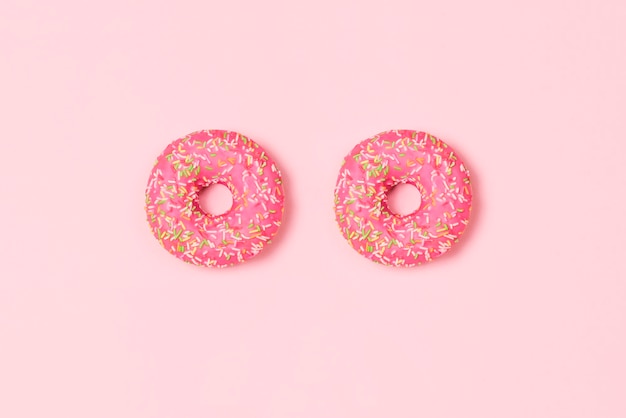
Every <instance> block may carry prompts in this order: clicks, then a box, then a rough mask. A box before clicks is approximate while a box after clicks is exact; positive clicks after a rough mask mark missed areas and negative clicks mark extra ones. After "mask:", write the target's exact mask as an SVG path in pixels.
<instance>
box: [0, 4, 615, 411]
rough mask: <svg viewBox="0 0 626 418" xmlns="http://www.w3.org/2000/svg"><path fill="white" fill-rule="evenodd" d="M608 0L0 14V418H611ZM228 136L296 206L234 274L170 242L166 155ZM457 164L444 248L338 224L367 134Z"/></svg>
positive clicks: (611, 34) (6, 10) (29, 7)
mask: <svg viewBox="0 0 626 418" xmlns="http://www.w3.org/2000/svg"><path fill="white" fill-rule="evenodd" d="M624 21H626V5H625V4H624V2H623V1H617V0H613V1H603V2H596V1H591V0H582V1H576V2H572V1H564V0H563V1H559V0H547V1H545V0H542V1H539V0H531V1H525V2H516V3H515V4H513V3H511V2H499V1H489V0H478V1H473V2H464V1H452V0H448V1H446V0H443V1H431V2H425V1H408V0H407V1H397V0H390V1H388V2H385V3H382V2H376V3H374V2H370V3H367V2H365V3H364V2H356V1H355V2H349V1H344V0H339V1H330V0H328V1H327V0H321V1H317V2H307V3H303V2H288V1H275V0H269V1H264V2H254V1H236V0H235V1H223V2H219V3H218V2H210V1H208V2H200V1H198V2H195V3H190V2H185V1H182V2H160V1H151V2H148V1H119V0H113V1H107V2H97V3H96V2H80V1H68V0H59V1H55V2H42V1H40V2H33V1H29V0H19V1H18V0H8V1H6V0H5V1H3V2H1V3H0V51H1V56H2V65H1V66H0V92H1V94H0V115H2V124H1V125H0V126H2V128H3V129H2V139H1V144H2V153H1V154H0V155H1V160H2V163H1V164H0V175H1V178H2V179H3V181H2V182H1V183H0V196H1V197H2V198H1V199H2V204H1V205H0V215H1V216H2V219H3V221H4V222H3V223H2V238H3V239H2V240H1V241H0V254H1V255H0V257H1V263H0V416H2V417H11V418H14V417H37V418H39V417H63V418H78V417H80V418H82V417H94V418H97V417H107V418H109V417H133V418H143V417H154V418H165V417H168V418H169V417H185V418H187V417H191V418H193V417H237V418H238V417H279V418H282V417H290V418H291V417H299V418H309V417H311V418H318V417H338V418H339V417H342V418H345V417H373V418H374V417H375V418H379V417H395V418H398V417H441V418H456V417H472V418H473V417H476V418H501V417H509V418H518V417H519V418H521V417H533V418H535V417H545V418H555V417H564V418H565V417H567V418H581V417H589V418H623V417H624V416H626V397H624V393H625V392H626V356H624V353H625V352H626V263H624V253H625V251H626V218H624V216H623V213H624V212H626V209H625V206H626V205H625V204H626V198H625V197H624V188H625V185H626V175H625V172H624V164H623V161H624V154H625V152H626V141H625V138H626V118H625V117H624V109H625V108H626V78H624V74H626V58H625V57H626V53H625V51H626V26H624V24H623V22H624ZM209 128H216V129H229V130H235V131H239V132H244V133H246V134H247V135H250V137H252V138H254V139H255V140H257V141H258V142H259V144H262V146H263V148H265V149H266V150H267V151H268V153H269V154H270V155H271V156H272V157H273V158H274V159H275V161H276V163H277V164H278V166H279V167H280V168H281V171H282V172H283V175H284V176H283V177H284V180H285V194H286V202H285V218H284V223H283V225H282V226H281V228H280V232H279V233H278V235H277V236H276V240H275V242H274V243H273V244H272V245H271V246H270V247H268V248H267V250H266V251H263V253H262V254H260V255H259V256H258V257H255V258H254V259H253V260H251V261H250V262H249V263H244V264H243V265H240V266H236V267H233V268H232V269H222V270H216V269H206V268H201V267H195V266H192V265H188V264H185V263H181V262H180V261H179V260H177V259H176V258H174V257H171V256H169V255H168V254H167V253H166V252H165V251H163V249H162V248H161V247H160V246H159V243H158V242H157V241H156V240H155V239H154V237H153V236H152V234H151V232H150V229H149V227H148V225H147V223H146V221H145V211H144V190H145V186H146V180H147V176H148V175H149V173H150V170H151V169H152V164H153V162H154V158H155V156H157V155H158V154H159V153H160V152H161V151H162V150H163V148H164V146H165V144H167V143H169V142H170V141H172V139H174V138H178V137H179V136H180V135H184V134H185V133H187V132H191V131H194V130H197V129H209ZM394 128H410V129H417V130H424V131H428V132H430V133H432V134H433V135H435V136H437V137H440V138H444V139H445V140H447V141H448V142H449V143H450V144H451V145H453V146H454V148H455V149H457V150H458V151H459V152H460V153H462V155H463V158H464V159H466V160H467V162H468V164H469V165H470V168H471V174H472V185H473V190H474V198H475V200H474V202H473V206H474V207H473V213H472V220H471V224H470V227H469V228H468V229H467V234H465V235H464V236H463V239H462V240H461V242H460V243H459V244H458V246H457V247H456V248H455V250H454V251H451V252H450V254H447V255H446V256H445V257H442V258H441V260H438V261H437V262H434V263H430V264H428V265H423V266H420V267H417V268H414V269H390V268H389V267H385V266H380V265H377V264H374V263H372V262H370V261H368V260H366V259H364V258H363V257H361V256H360V255H359V254H358V253H356V252H355V251H353V250H352V249H351V248H350V247H349V246H348V245H346V243H345V240H344V239H343V237H342V236H341V234H340V232H339V231H338V228H337V225H336V222H335V219H334V210H333V188H334V185H335V181H336V179H337V175H338V172H339V167H340V165H341V161H342V159H343V157H344V156H345V155H346V153H347V152H348V151H349V150H350V149H351V148H352V147H353V146H354V145H355V144H356V143H357V142H359V141H361V140H362V139H364V138H367V137H368V136H370V135H372V134H373V133H376V132H381V131H385V130H387V129H394Z"/></svg>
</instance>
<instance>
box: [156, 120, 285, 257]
mask: <svg viewBox="0 0 626 418" xmlns="http://www.w3.org/2000/svg"><path fill="white" fill-rule="evenodd" d="M213 183H221V184H224V185H225V186H227V187H228V188H229V189H230V191H231V193H232V194H233V206H232V208H231V209H230V210H229V211H228V212H226V213H224V214H222V215H219V216H213V215H209V214H206V213H204V212H203V211H202V209H201V208H200V204H199V199H198V193H199V192H200V191H201V190H202V189H203V188H205V187H207V186H208V185H210V184H213ZM283 202H284V197H283V186H282V179H281V175H280V172H279V171H278V168H277V167H276V164H275V163H274V162H273V161H272V160H271V158H270V157H269V156H268V155H267V153H266V152H265V151H264V150H263V149H262V148H261V147H260V146H259V145H258V144H257V143H255V142H254V141H252V140H251V139H249V138H247V137H245V136H243V135H241V134H238V133H236V132H229V131H222V130H210V131H198V132H194V133H192V134H189V135H187V136H186V137H184V138H180V139H177V140H176V141H174V142H172V143H171V144H170V145H168V146H167V148H165V150H164V151H163V153H162V154H161V155H160V156H159V157H158V158H157V161H156V163H155V165H154V168H153V169H152V173H151V174H150V179H149V181H148V187H147V190H146V213H147V215H148V223H149V224H150V227H151V229H152V232H153V234H154V236H155V237H156V238H157V239H158V240H159V242H160V243H161V245H162V246H163V247H164V248H165V249H166V250H167V251H169V252H170V253H171V254H173V255H175V256H176V257H178V258H180V259H181V260H183V261H186V262H189V263H192V264H196V265H202V266H211V267H226V266H232V265H235V264H238V263H241V262H244V261H246V260H248V259H250V258H251V257H254V256H255V255H257V254H258V253H259V252H260V251H261V250H262V249H263V248H264V247H265V246H266V245H267V244H268V243H269V242H270V240H271V238H272V237H273V236H274V234H276V232H277V230H278V228H279V226H280V223H281V219H282V215H283Z"/></svg>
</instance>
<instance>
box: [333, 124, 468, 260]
mask: <svg viewBox="0 0 626 418" xmlns="http://www.w3.org/2000/svg"><path fill="white" fill-rule="evenodd" d="M400 183H409V184H413V185H415V186H416V187H417V189H418V190H419V192H420V194H421V198H422V204H421V207H420V208H419V209H418V210H416V211H415V212H413V213H411V214H409V215H406V216H399V215H396V214H394V213H392V212H391V211H390V210H389V207H388V205H387V193H388V192H389V191H390V190H391V189H392V188H393V187H394V186H396V185H397V184H400ZM471 204H472V189H471V186H470V177H469V172H468V170H467V168H466V167H465V165H464V164H463V162H462V161H461V160H460V158H459V157H458V156H457V155H456V153H455V152H454V151H453V150H452V148H450V147H449V146H448V145H446V144H445V143H444V142H443V141H441V140H440V139H437V138H435V137H434V136H432V135H429V134H427V133H424V132H416V131H409V130H399V131H388V132H383V133H381V134H378V135H376V136H374V137H373V138H369V139H366V140H365V141H363V142H361V143H360V144H358V145H357V146H356V147H354V149H353V150H352V152H351V153H350V154H349V155H348V156H347V157H346V158H345V160H344V162H343V166H342V168H341V171H340V173H339V178H338V179H337V186H336V189H335V215H336V218H337V223H338V224H339V228H340V229H341V232H342V233H343V236H344V237H345V238H346V239H347V240H348V242H349V243H350V245H351V246H352V247H353V248H354V249H355V250H357V251H358V252H359V253H361V254H362V255H364V256H365V257H367V258H369V259H370V260H373V261H376V262H379V263H381V264H385V265H393V266H406V267H410V266H414V265H417V264H422V263H424V262H427V261H431V260H433V259H435V258H437V257H439V256H441V255H443V254H445V253H446V252H447V251H448V250H449V249H450V248H451V247H452V246H453V245H454V244H455V243H456V242H457V241H458V240H459V237H460V236H461V234H463V231H464V230H465V227H466V226H467V224H468V222H469V216H470V211H471V207H472V206H471Z"/></svg>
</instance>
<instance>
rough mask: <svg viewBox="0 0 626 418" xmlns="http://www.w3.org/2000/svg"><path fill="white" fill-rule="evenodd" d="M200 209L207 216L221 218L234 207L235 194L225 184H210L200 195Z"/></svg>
mask: <svg viewBox="0 0 626 418" xmlns="http://www.w3.org/2000/svg"><path fill="white" fill-rule="evenodd" d="M198 200H199V202H200V209H202V211H203V212H204V213H206V214H207V215H212V216H219V215H223V214H225V213H226V212H228V211H229V210H230V208H232V206H233V194H232V193H231V191H230V189H229V188H228V187H227V186H225V185H223V184H219V183H216V184H210V185H208V186H207V187H205V188H204V189H202V190H200V193H198Z"/></svg>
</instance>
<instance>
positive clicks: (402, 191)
mask: <svg viewBox="0 0 626 418" xmlns="http://www.w3.org/2000/svg"><path fill="white" fill-rule="evenodd" d="M421 205H422V195H421V193H420V191H419V190H418V189H417V187H415V185H414V184H410V183H400V184H396V185H395V186H394V187H392V188H391V190H390V191H389V193H387V206H388V207H389V210H390V211H391V212H392V213H393V214H394V215H398V216H406V215H410V214H411V213H413V212H415V211H417V210H418V209H419V208H420V206H421Z"/></svg>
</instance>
